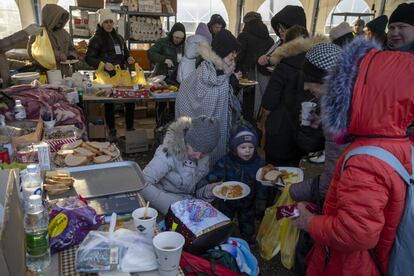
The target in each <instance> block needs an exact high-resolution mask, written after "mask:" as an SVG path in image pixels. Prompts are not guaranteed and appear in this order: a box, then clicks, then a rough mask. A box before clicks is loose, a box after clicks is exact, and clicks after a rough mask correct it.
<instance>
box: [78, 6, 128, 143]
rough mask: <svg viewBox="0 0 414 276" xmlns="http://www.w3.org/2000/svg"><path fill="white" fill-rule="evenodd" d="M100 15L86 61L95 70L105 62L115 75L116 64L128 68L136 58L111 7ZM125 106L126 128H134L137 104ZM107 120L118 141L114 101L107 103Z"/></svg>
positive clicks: (112, 134) (99, 11) (108, 70)
mask: <svg viewBox="0 0 414 276" xmlns="http://www.w3.org/2000/svg"><path fill="white" fill-rule="evenodd" d="M98 15H99V25H98V28H97V30H96V32H95V34H94V35H93V37H92V38H91V40H90V41H89V44H88V51H87V52H86V57H85V61H86V63H87V64H88V65H89V66H91V67H93V68H94V69H95V70H96V69H98V67H99V64H101V63H104V69H105V71H106V72H108V74H109V75H110V76H113V75H115V74H116V72H115V66H116V65H119V66H120V67H121V68H122V69H126V68H127V67H128V66H129V65H131V64H134V63H135V60H134V58H133V57H132V56H131V55H130V53H129V51H128V48H127V46H126V43H125V41H124V39H123V38H122V36H120V35H119V34H118V32H117V31H116V29H115V26H116V14H115V13H113V12H112V11H111V10H110V9H100V10H98ZM124 106H125V124H126V130H127V131H131V130H134V110H135V104H134V103H125V104H124ZM105 122H106V124H107V126H108V128H109V140H110V141H116V139H117V133H116V127H115V105H114V104H113V103H106V104H105Z"/></svg>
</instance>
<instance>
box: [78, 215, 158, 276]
mask: <svg viewBox="0 0 414 276" xmlns="http://www.w3.org/2000/svg"><path fill="white" fill-rule="evenodd" d="M115 225H116V214H115V213H113V214H112V217H111V222H110V226H109V232H102V231H91V232H89V234H88V235H87V236H86V238H85V240H84V241H83V242H82V244H81V245H80V246H79V249H78V251H77V252H76V262H75V263H76V271H77V272H101V271H123V272H141V271H150V270H154V269H156V268H157V266H158V265H157V261H156V257H155V253H154V248H153V246H152V240H150V239H146V238H145V237H144V236H143V235H139V234H138V232H137V231H131V230H127V229H122V228H121V229H118V230H116V231H115Z"/></svg>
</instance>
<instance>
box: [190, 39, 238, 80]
mask: <svg viewBox="0 0 414 276" xmlns="http://www.w3.org/2000/svg"><path fill="white" fill-rule="evenodd" d="M198 53H199V54H200V56H201V57H202V58H203V59H204V60H206V61H209V62H211V63H213V64H214V67H216V69H218V70H223V71H224V72H226V73H227V72H232V71H233V70H232V68H230V67H229V66H228V65H227V64H226V63H225V62H224V60H223V59H222V58H221V57H220V56H219V55H217V54H216V53H215V52H214V51H213V49H212V48H211V46H210V45H209V44H205V43H203V44H200V45H199V46H198Z"/></svg>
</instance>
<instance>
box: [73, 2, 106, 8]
mask: <svg viewBox="0 0 414 276" xmlns="http://www.w3.org/2000/svg"><path fill="white" fill-rule="evenodd" d="M78 7H87V8H98V9H100V8H103V7H104V0H78Z"/></svg>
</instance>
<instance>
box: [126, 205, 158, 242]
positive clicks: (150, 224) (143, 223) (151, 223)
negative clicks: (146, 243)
mask: <svg viewBox="0 0 414 276" xmlns="http://www.w3.org/2000/svg"><path fill="white" fill-rule="evenodd" d="M144 212H145V207H142V208H138V209H136V210H135V211H134V212H132V218H133V219H134V225H135V229H136V230H137V231H138V233H140V234H142V235H143V236H145V237H147V238H148V239H152V238H153V237H154V230H155V222H156V221H157V216H158V212H157V210H155V209H154V208H151V207H148V211H147V217H146V218H144Z"/></svg>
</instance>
